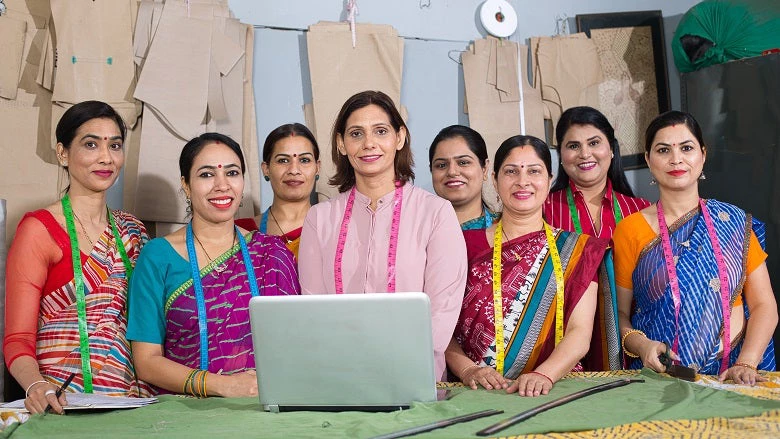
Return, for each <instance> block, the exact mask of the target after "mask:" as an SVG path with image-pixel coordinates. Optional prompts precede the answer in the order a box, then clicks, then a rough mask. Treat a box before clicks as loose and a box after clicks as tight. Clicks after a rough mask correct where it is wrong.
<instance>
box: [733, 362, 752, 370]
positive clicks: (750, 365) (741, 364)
mask: <svg viewBox="0 0 780 439" xmlns="http://www.w3.org/2000/svg"><path fill="white" fill-rule="evenodd" d="M734 366H742V367H747V368H748V369H752V370H753V371H754V372H758V368H757V367H756V366H753V365H752V364H747V363H742V362H738V363H734ZM734 366H731V367H734Z"/></svg>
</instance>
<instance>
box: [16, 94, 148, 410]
mask: <svg viewBox="0 0 780 439" xmlns="http://www.w3.org/2000/svg"><path fill="white" fill-rule="evenodd" d="M56 135H57V157H58V159H59V162H60V165H61V166H62V167H63V168H64V169H65V170H66V172H67V173H68V175H69V177H70V186H69V187H68V189H67V190H66V194H65V197H63V198H62V200H60V201H57V202H56V203H54V204H52V205H50V206H48V207H46V208H45V209H41V210H37V211H35V212H30V213H28V214H27V215H25V217H24V218H23V219H22V221H21V222H20V223H19V226H18V229H17V232H16V237H15V239H14V242H13V244H12V245H11V249H10V251H9V253H8V264H7V269H6V270H7V271H6V273H7V274H6V276H7V277H6V285H7V289H6V294H7V297H6V333H5V338H4V341H3V352H4V354H5V361H6V364H7V365H8V368H9V370H10V372H11V375H13V376H14V378H16V380H17V381H18V382H19V384H20V385H21V386H22V387H23V388H24V389H26V395H25V407H26V408H27V409H28V410H29V411H30V412H31V413H40V412H42V411H43V410H44V408H45V407H46V406H47V405H51V407H52V409H53V410H54V411H55V412H57V413H62V406H63V405H66V404H67V400H66V397H65V395H64V394H63V395H62V396H60V397H59V399H58V398H57V397H56V396H55V392H56V390H57V389H58V388H59V387H60V386H61V385H62V383H63V382H65V380H66V379H67V378H68V376H70V374H71V373H74V374H75V378H74V379H73V381H72V382H71V383H70V385H69V386H68V389H66V391H68V392H71V391H77V392H85V393H92V392H96V393H105V394H110V395H123V396H147V395H148V394H149V389H148V387H147V386H146V385H145V384H143V383H141V382H139V381H138V380H137V379H136V374H135V370H134V369H133V364H132V361H131V358H130V346H129V344H128V342H127V339H126V338H125V331H126V329H127V319H126V313H127V285H128V280H129V279H130V277H131V274H132V269H133V266H134V265H135V260H136V258H137V257H138V254H139V252H140V250H141V246H142V245H143V244H144V243H145V242H146V241H147V240H148V237H147V235H146V230H145V229H144V226H143V224H141V222H140V221H138V219H136V218H135V217H134V216H132V215H130V214H128V213H126V212H121V211H112V210H109V209H108V208H107V207H106V190H108V188H110V187H111V185H112V184H114V181H116V178H117V176H118V175H119V171H120V170H121V169H122V165H123V164H124V145H123V143H124V139H125V125H124V122H123V121H122V119H121V117H120V116H119V115H118V114H117V113H116V111H114V109H113V108H111V106H109V105H108V104H105V103H103V102H97V101H87V102H82V103H79V104H76V105H74V106H73V107H71V108H70V109H68V111H66V112H65V113H64V114H63V116H62V119H61V120H60V121H59V123H58V124H57V130H56Z"/></svg>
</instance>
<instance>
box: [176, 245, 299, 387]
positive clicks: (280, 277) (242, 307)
mask: <svg viewBox="0 0 780 439" xmlns="http://www.w3.org/2000/svg"><path fill="white" fill-rule="evenodd" d="M247 248H248V249H249V256H250V259H251V261H252V265H253V269H254V270H255V276H256V277H257V284H258V288H259V292H260V295H262V296H280V295H292V294H299V293H300V285H299V283H298V275H297V270H296V268H295V261H294V259H293V256H292V254H291V253H290V252H289V251H288V250H287V249H286V248H285V247H284V244H283V243H282V241H281V240H280V239H279V238H278V237H276V236H269V235H265V234H262V233H258V232H254V233H253V236H252V238H251V239H249V240H248V241H247ZM217 268H219V270H217ZM223 268H224V269H223ZM200 275H201V279H202V280H201V282H202V284H203V299H204V302H205V305H206V326H207V333H208V358H209V366H208V370H209V372H212V373H223V374H232V373H237V372H242V371H245V370H249V369H252V370H254V367H255V357H254V351H253V349H252V333H251V328H250V324H249V299H250V298H251V297H252V292H251V290H250V287H249V278H248V276H247V270H246V267H245V266H244V259H243V255H242V253H241V247H240V246H239V245H238V244H236V245H235V246H233V248H231V249H230V250H228V251H227V252H225V253H224V254H222V255H220V256H219V257H217V258H216V259H215V260H214V261H212V262H211V263H210V264H209V265H207V266H206V267H204V268H203V269H202V270H201V272H200ZM165 316H166V328H165V342H164V352H165V357H166V358H169V359H171V360H173V361H175V362H177V363H180V364H183V365H185V366H188V367H191V368H194V369H199V368H200V351H201V345H200V332H199V327H198V307H197V301H196V299H195V289H194V287H193V284H192V279H189V280H187V281H186V282H184V283H183V284H182V285H181V286H179V287H178V288H177V289H176V290H175V291H174V292H173V294H171V296H170V297H169V298H168V299H167V300H166V302H165Z"/></svg>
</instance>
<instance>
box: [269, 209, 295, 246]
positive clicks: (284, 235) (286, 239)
mask: <svg viewBox="0 0 780 439" xmlns="http://www.w3.org/2000/svg"><path fill="white" fill-rule="evenodd" d="M273 209H274V206H273V205H271V207H269V208H268V211H269V212H271V219H273V220H274V222H275V223H276V227H278V228H279V231H280V232H282V234H281V237H282V238H284V240H285V241H286V242H287V244H288V245H289V244H290V243H291V242H292V239H290V238H288V237H287V233H285V231H284V229H283V228H282V226H281V225H279V221H277V220H276V215H274V210H273Z"/></svg>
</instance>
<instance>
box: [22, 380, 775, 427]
mask: <svg viewBox="0 0 780 439" xmlns="http://www.w3.org/2000/svg"><path fill="white" fill-rule="evenodd" d="M641 377H642V378H644V379H645V380H646V382H644V383H635V384H630V385H627V386H624V387H619V388H616V389H612V390H608V391H605V392H603V393H598V394H595V395H591V396H588V397H585V398H582V399H580V400H577V401H574V402H571V403H569V404H566V405H564V406H562V407H558V408H555V409H552V410H549V411H547V412H544V413H541V414H539V415H537V416H535V417H533V418H531V419H529V420H527V421H525V422H522V423H520V424H518V425H515V426H514V427H511V428H509V429H507V430H504V431H503V432H501V433H500V435H501V436H511V435H519V434H528V433H546V432H553V431H556V432H561V431H579V430H592V429H595V428H602V427H610V426H616V425H621V424H627V423H632V422H639V421H646V420H674V419H705V418H711V417H716V416H721V417H730V418H735V417H746V416H756V415H759V414H761V413H763V412H766V411H768V410H773V409H780V401H770V400H761V399H756V398H752V397H749V396H745V395H740V394H738V393H734V392H728V391H724V390H716V389H711V388H707V387H703V386H698V385H695V384H692V383H688V382H685V381H680V380H677V379H674V378H667V377H664V376H661V375H658V374H656V373H654V372H652V371H649V370H644V371H642V374H641ZM615 379H617V378H587V379H584V378H574V379H566V380H562V381H560V382H559V383H558V384H556V385H555V388H554V389H553V391H552V392H551V393H550V394H549V395H547V396H543V397H537V398H523V397H520V396H517V395H507V394H506V393H504V392H503V391H486V390H476V391H473V390H470V389H466V388H455V389H451V393H450V395H451V397H450V399H449V400H447V401H440V402H436V403H421V404H415V405H414V407H413V408H412V409H411V410H404V411H396V412H392V413H360V412H342V413H324V412H290V413H265V412H263V411H262V410H261V408H260V404H259V403H258V400H257V399H255V398H236V399H224V398H208V399H202V400H198V399H193V398H181V397H177V396H161V397H160V402H159V403H157V404H152V405H150V406H147V407H143V408H139V409H132V410H116V411H112V412H102V413H78V412H70V413H69V414H68V415H67V416H55V415H48V416H45V417H42V416H35V417H33V418H32V419H30V420H29V421H28V422H27V423H25V424H24V425H21V426H19V428H17V429H16V430H15V431H14V432H13V433H12V435H11V436H12V437H13V438H17V437H18V438H24V437H55V436H56V437H58V438H63V437H80V438H83V437H112V438H114V437H133V438H142V437H145V436H159V437H166V438H176V437H182V438H184V437H186V438H192V437H229V438H231V439H234V438H239V437H284V438H310V437H327V438H337V437H344V438H356V437H357V438H366V437H372V436H376V435H380V434H385V433H390V432H394V431H398V430H403V429H407V428H411V427H416V426H419V425H423V424H428V423H431V422H435V421H439V420H442V419H446V418H451V417H455V416H460V415H464V414H468V413H472V412H476V411H480V410H485V409H502V410H504V411H505V413H503V414H500V415H495V416H492V417H489V418H482V419H478V420H475V421H472V422H468V423H464V424H457V425H454V426H451V427H448V428H445V429H439V430H434V431H432V432H429V433H426V434H423V435H418V436H415V437H429V438H457V437H475V435H474V433H475V432H476V431H478V430H480V429H482V428H485V427H487V426H488V425H491V424H493V423H496V422H498V421H500V420H503V419H505V418H508V417H510V416H513V415H515V414H517V413H519V412H522V411H525V410H528V409H530V408H533V407H536V406H538V405H540V404H542V403H544V402H547V401H550V400H553V399H557V398H560V397H562V396H565V395H568V394H570V393H573V392H576V391H579V390H583V389H586V388H588V387H593V386H595V385H598V384H602V383H605V382H610V381H614V380H615Z"/></svg>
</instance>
